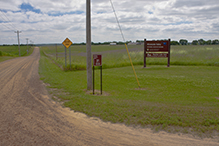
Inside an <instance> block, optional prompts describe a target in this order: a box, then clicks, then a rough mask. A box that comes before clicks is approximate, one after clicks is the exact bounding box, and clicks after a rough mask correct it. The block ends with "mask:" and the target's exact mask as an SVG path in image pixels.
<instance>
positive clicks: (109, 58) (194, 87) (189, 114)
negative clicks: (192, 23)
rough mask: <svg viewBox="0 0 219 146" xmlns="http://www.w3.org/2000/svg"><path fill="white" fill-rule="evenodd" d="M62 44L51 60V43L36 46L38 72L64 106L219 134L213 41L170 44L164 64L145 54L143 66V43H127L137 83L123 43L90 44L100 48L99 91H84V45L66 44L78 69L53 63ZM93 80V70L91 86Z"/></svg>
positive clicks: (118, 119)
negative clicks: (40, 46) (101, 75)
mask: <svg viewBox="0 0 219 146" xmlns="http://www.w3.org/2000/svg"><path fill="white" fill-rule="evenodd" d="M63 49H64V48H63V47H61V46H59V47H58V49H57V50H58V59H57V60H56V55H55V54H56V53H55V47H54V46H46V47H43V48H41V59H40V68H39V73H40V76H41V79H42V80H43V81H44V82H45V83H47V85H48V86H47V87H48V90H49V92H50V93H51V94H52V98H53V99H54V100H57V101H59V102H62V103H63V105H64V106H66V107H70V108H71V109H73V110H74V111H78V112H83V113H85V114H87V115H88V116H92V117H98V118H100V119H102V120H103V121H110V122H112V123H125V124H126V125H130V126H137V127H139V126H140V127H150V128H152V129H154V131H160V130H164V131H167V132H171V133H177V132H180V133H181V132H182V133H190V134H193V135H198V136H201V137H213V136H219V88H218V87H219V76H218V73H219V68H218V66H219V57H218V54H219V46H213V45H212V46H210V45H209V46H207V45H206V46H171V63H170V68H167V67H166V64H167V59H166V58H162V59H158V58H150V59H147V67H148V68H142V67H143V46H129V50H130V54H131V57H132V60H133V62H134V64H135V69H136V72H137V76H138V78H139V81H140V84H141V88H138V86H137V82H136V80H135V77H134V74H133V71H132V68H131V66H130V62H129V60H128V55H127V53H126V50H125V48H124V46H92V51H93V52H96V53H101V54H103V68H104V69H103V96H100V95H95V96H94V95H92V94H91V93H90V92H89V91H86V85H87V82H86V77H87V75H86V71H85V70H83V69H86V58H85V52H86V49H85V46H72V47H71V52H72V60H71V63H72V68H74V67H75V68H74V70H80V71H67V72H66V71H63V70H61V69H60V68H59V67H58V66H57V65H56V64H59V65H62V66H64V58H63V53H64V50H63ZM45 54H46V55H47V56H49V58H48V57H47V56H46V55H45ZM54 62H55V63H56V64H54ZM77 67H78V68H77ZM66 70H68V67H67V68H66ZM99 86H100V84H99V71H98V70H97V71H96V85H95V89H97V90H99V89H100V87H99ZM97 92H98V91H97Z"/></svg>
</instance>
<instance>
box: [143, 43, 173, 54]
mask: <svg viewBox="0 0 219 146" xmlns="http://www.w3.org/2000/svg"><path fill="white" fill-rule="evenodd" d="M168 44H169V42H168V41H147V50H146V51H147V52H168V49H169V45H168Z"/></svg>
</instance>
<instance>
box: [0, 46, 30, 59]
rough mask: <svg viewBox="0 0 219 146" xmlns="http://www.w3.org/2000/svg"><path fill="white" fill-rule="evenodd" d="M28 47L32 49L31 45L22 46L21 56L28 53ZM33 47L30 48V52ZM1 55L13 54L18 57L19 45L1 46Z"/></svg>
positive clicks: (12, 55)
mask: <svg viewBox="0 0 219 146" xmlns="http://www.w3.org/2000/svg"><path fill="white" fill-rule="evenodd" d="M27 49H30V46H28V48H27V46H20V54H21V56H25V55H27ZM31 51H32V49H30V50H29V54H31ZM0 52H1V55H0V56H11V57H18V56H19V49H18V46H0Z"/></svg>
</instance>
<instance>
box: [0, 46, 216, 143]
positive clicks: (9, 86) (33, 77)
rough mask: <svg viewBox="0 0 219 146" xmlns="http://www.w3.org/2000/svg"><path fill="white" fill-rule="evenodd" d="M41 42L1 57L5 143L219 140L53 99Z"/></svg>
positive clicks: (0, 130) (0, 121)
mask: <svg viewBox="0 0 219 146" xmlns="http://www.w3.org/2000/svg"><path fill="white" fill-rule="evenodd" d="M39 58H40V54H39V48H35V50H34V52H33V54H32V55H31V56H28V57H21V58H16V59H13V60H8V61H5V62H2V63H0V146H10V145H11V146H21V145H22V146H31V145H37V146H47V145H48V146H59V145H60V146H62V145H63V146H77V145H91V146H98V145H101V146H105V145H135V146H137V145H144V146H145V145H147V146H153V145H219V143H218V141H216V140H213V139H194V138H190V137H189V135H182V136H178V135H175V134H168V133H165V132H160V133H153V132H151V131H150V130H149V129H134V128H130V127H126V126H124V125H122V124H111V123H105V122H102V121H101V120H99V119H97V118H88V117H87V116H86V115H84V114H81V113H75V112H74V111H71V110H69V109H68V108H62V107H61V105H60V104H58V103H56V102H54V101H53V100H51V99H50V97H49V94H48V93H47V91H46V88H45V87H44V85H43V83H42V81H40V80H39V75H38V65H39V63H38V62H39Z"/></svg>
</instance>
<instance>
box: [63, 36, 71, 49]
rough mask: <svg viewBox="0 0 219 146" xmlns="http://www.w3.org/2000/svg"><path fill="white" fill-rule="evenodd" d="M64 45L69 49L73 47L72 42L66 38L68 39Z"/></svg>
mask: <svg viewBox="0 0 219 146" xmlns="http://www.w3.org/2000/svg"><path fill="white" fill-rule="evenodd" d="M62 44H63V45H64V46H65V47H66V48H69V47H70V46H71V44H72V42H71V41H70V40H69V39H68V38H66V39H65V40H64V41H63V42H62Z"/></svg>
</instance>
